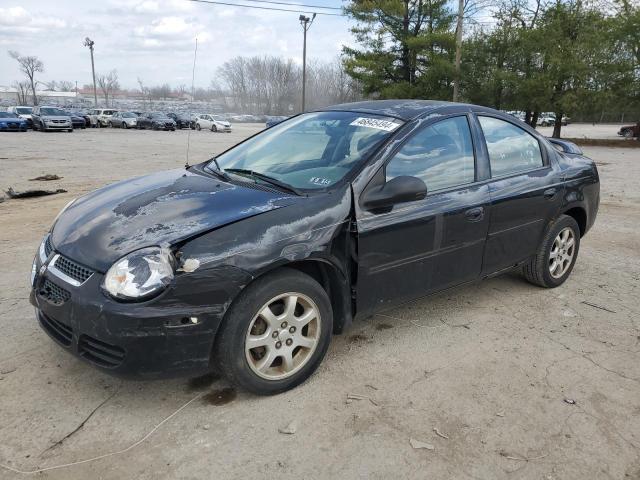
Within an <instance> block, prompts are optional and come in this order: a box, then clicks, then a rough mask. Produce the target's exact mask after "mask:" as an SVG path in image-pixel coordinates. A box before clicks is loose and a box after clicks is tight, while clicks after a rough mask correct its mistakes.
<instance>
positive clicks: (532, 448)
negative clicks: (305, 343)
mask: <svg viewBox="0 0 640 480" xmlns="http://www.w3.org/2000/svg"><path fill="white" fill-rule="evenodd" d="M259 128H261V127H260V126H257V125H237V126H236V128H235V132H234V133H232V134H222V133H217V134H216V133H212V132H192V133H191V147H190V156H191V159H192V162H197V161H201V160H204V159H206V158H208V157H209V156H211V154H213V153H216V152H219V151H221V150H222V149H224V148H225V147H226V146H229V145H231V144H233V143H235V142H236V141H238V140H240V139H241V138H243V137H245V136H246V135H248V134H250V133H253V132H255V131H257V130H258V129H259ZM187 137H188V133H187V132H186V131H182V132H175V133H172V132H151V131H145V132H137V131H121V130H106V129H105V130H86V131H76V132H74V133H48V134H45V133H38V132H28V133H21V134H2V135H0V187H1V188H2V189H6V188H8V187H9V186H13V187H14V188H16V189H23V188H26V187H33V186H35V185H38V186H42V187H46V188H65V189H66V190H68V193H64V194H60V195H55V196H50V197H43V198H36V199H25V200H6V201H5V202H4V203H0V264H1V265H2V266H3V269H2V272H3V274H2V275H1V276H0V326H1V328H2V333H1V335H0V464H3V466H2V467H0V479H13V478H28V477H29V476H31V477H35V476H37V478H46V479H61V480H74V479H78V480H79V479H82V480H84V479H87V478H92V479H130V478H137V479H160V478H162V479H164V478H171V479H185V480H192V479H200V478H207V479H218V478H220V479H235V478H242V479H248V478H271V477H277V478H296V479H300V478H367V479H391V478H425V479H486V480H500V479H545V480H551V479H558V480H559V479H580V480H585V479H625V480H626V479H636V480H637V479H640V361H639V360H640V315H639V311H640V302H639V301H638V298H639V297H640V288H639V286H640V226H639V225H640V191H639V190H638V184H639V183H640V150H635V149H615V148H585V151H586V153H587V154H588V155H589V156H591V157H592V158H594V159H595V160H596V161H597V162H598V163H599V169H600V173H601V182H602V202H601V206H600V213H599V216H598V219H597V221H596V224H595V227H594V228H593V229H592V231H591V232H589V234H588V235H587V236H586V237H585V238H584V241H583V243H582V246H581V249H580V257H579V259H578V262H577V264H576V267H575V269H574V271H573V274H572V276H571V277H570V279H569V280H568V281H567V282H566V283H565V284H564V285H563V286H561V287H559V288H557V289H555V290H543V289H540V288H537V287H534V286H532V285H529V284H527V283H526V282H524V281H523V280H522V278H521V277H520V276H518V275H516V274H508V275H504V276H501V277H498V278H494V279H492V280H488V281H485V282H483V283H480V284H478V285H476V286H472V287H466V288H461V289H458V290H454V291H450V292H447V293H445V294H441V295H437V296H433V297H430V298H426V299H422V300H418V301H415V302H411V303H409V304H406V305H405V306H403V307H401V308H395V309H391V310H388V311H385V312H382V313H381V314H379V315H376V316H374V317H372V318H368V319H366V320H362V321H360V322H357V323H355V324H354V325H353V327H352V329H351V330H350V331H348V332H347V333H346V334H344V335H342V336H337V337H334V339H333V342H332V345H331V347H330V350H329V354H328V356H327V358H326V359H325V361H324V363H323V365H322V366H321V367H320V369H319V370H318V372H317V373H316V374H315V375H314V376H313V377H312V378H311V380H310V381H308V382H307V383H306V384H304V385H302V386H301V387H299V388H297V389H295V390H293V391H291V392H288V393H285V394H282V395H279V396H275V397H269V398H258V397H254V396H251V395H248V394H246V393H243V392H236V391H235V390H233V389H230V388H229V387H228V385H227V384H225V382H224V381H223V380H218V379H215V378H214V377H206V378H200V379H196V380H173V381H156V382H132V381H121V380H118V379H115V378H112V377H110V376H107V375H105V374H103V373H101V372H99V371H97V370H96V369H94V368H92V367H91V366H89V365H87V364H85V363H84V362H81V361H79V360H77V359H75V358H73V357H71V356H70V355H68V354H67V353H65V352H64V351H63V350H62V349H61V348H60V347H58V346H57V345H56V344H55V343H54V342H53V341H52V340H50V339H49V337H48V336H47V335H46V334H45V333H44V332H43V331H42V330H41V329H40V328H39V327H38V325H37V323H36V321H35V319H34V314H33V310H32V308H31V306H30V305H29V303H28V300H27V297H28V293H29V272H30V267H31V260H32V258H33V255H34V253H35V251H36V248H37V246H38V244H39V242H40V240H41V238H42V235H43V234H44V233H45V232H46V230H47V229H48V227H49V225H50V224H51V222H52V220H53V218H54V217H55V215H56V213H57V212H58V210H59V209H60V208H62V207H63V206H64V205H65V204H66V203H67V202H68V201H69V200H71V199H72V198H74V197H76V196H78V195H80V194H83V193H85V192H87V191H90V190H92V189H94V188H96V187H99V186H102V185H104V184H106V183H109V182H112V181H115V180H119V179H122V178H126V177H130V176H133V175H138V174H143V173H146V172H151V171H155V170H159V169H166V168H172V167H175V166H180V165H183V164H184V162H185V153H186V141H187ZM47 173H50V174H58V175H60V176H62V177H64V178H63V179H61V180H59V181H54V182H30V181H28V179H29V178H32V177H35V176H37V175H42V174H47ZM349 394H358V395H361V396H363V397H362V399H360V400H348V399H347V397H348V395H349ZM187 402H190V403H187ZM185 405H186V406H185ZM182 407H184V408H182ZM181 408H182V409H181ZM291 422H293V424H294V427H295V428H294V430H295V433H293V434H283V433H279V429H282V428H283V427H285V426H287V425H289V424H290V423H291ZM156 427H157V428H156ZM411 439H414V440H418V441H421V442H425V443H428V444H430V445H432V446H433V449H432V450H430V449H414V448H413V447H412V445H411V443H410V440H411ZM95 457H101V458H99V459H96V460H91V459H93V458H95ZM85 460H89V461H85ZM83 461H85V462H84V463H80V464H76V465H71V466H63V467H61V468H57V469H53V470H47V471H45V472H43V473H40V474H38V475H35V474H32V475H29V474H23V473H16V472H15V471H10V470H9V469H7V468H6V467H7V466H9V467H11V468H13V469H16V470H21V471H33V470H37V469H47V468H52V467H56V466H60V465H66V464H70V463H74V462H83Z"/></svg>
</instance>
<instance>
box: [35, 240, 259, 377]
mask: <svg viewBox="0 0 640 480" xmlns="http://www.w3.org/2000/svg"><path fill="white" fill-rule="evenodd" d="M42 250H43V249H42V248H41V252H42ZM43 257H44V258H43ZM59 257H60V255H58V254H56V253H55V252H53V251H51V252H49V253H48V255H44V254H42V253H40V254H39V255H38V258H37V259H36V265H35V267H36V272H37V274H36V275H35V279H34V282H33V286H32V289H31V295H30V301H31V303H32V304H33V305H34V306H35V309H36V318H37V320H38V322H39V324H40V326H41V327H42V329H43V330H45V332H47V333H48V334H49V336H50V337H51V338H52V339H53V340H55V341H56V342H57V343H58V344H59V345H60V346H62V347H63V348H64V349H65V350H67V351H68V352H70V353H72V354H73V355H75V356H77V357H79V358H82V359H83V360H85V361H87V362H89V363H91V364H92V365H94V366H96V367H98V368H99V369H101V370H103V371H105V372H108V373H110V374H114V375H117V376H122V377H130V378H168V377H181V376H192V375H199V374H202V373H206V372H208V371H210V369H211V365H210V359H211V353H212V348H213V344H214V339H215V334H216V332H217V330H218V327H219V326H220V323H221V321H222V319H223V317H224V314H225V312H226V310H227V308H228V307H229V305H230V303H231V301H232V299H233V298H235V296H236V295H237V294H238V293H239V292H240V290H241V289H242V288H243V287H244V285H246V284H247V283H248V282H249V281H250V276H249V275H248V274H246V273H245V272H244V271H242V270H240V269H237V268H235V267H229V266H225V267H220V268H217V269H213V270H204V269H199V270H198V271H196V272H192V273H180V274H177V275H176V277H175V279H174V282H173V283H172V284H171V285H170V286H169V287H168V288H167V289H166V290H165V291H164V292H162V293H161V294H160V295H159V296H158V297H156V298H153V299H151V300H148V301H145V302H135V303H133V302H128V303H124V302H119V301H116V300H114V299H112V298H111V297H109V296H108V295H107V294H106V293H104V292H103V291H102V287H101V285H102V280H103V274H102V273H100V272H96V271H91V270H90V269H87V270H88V272H84V273H85V275H84V276H86V274H87V273H90V274H89V276H88V277H87V278H86V279H84V276H83V277H81V278H79V280H82V282H80V281H79V280H78V279H76V278H71V276H68V275H67V274H65V273H61V270H60V269H58V268H56V267H57V266H58V260H57V258H59ZM62 258H64V257H62ZM65 260H70V259H65ZM70 261H71V262H73V260H70ZM64 265H65V266H67V265H66V264H64ZM85 268H86V267H85ZM66 272H67V273H70V275H72V276H73V275H75V274H76V273H77V270H73V269H71V270H70V269H68V268H67V269H66Z"/></svg>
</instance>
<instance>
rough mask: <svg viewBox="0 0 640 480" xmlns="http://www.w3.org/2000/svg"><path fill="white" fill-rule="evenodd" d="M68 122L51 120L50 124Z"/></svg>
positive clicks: (65, 121)
mask: <svg viewBox="0 0 640 480" xmlns="http://www.w3.org/2000/svg"><path fill="white" fill-rule="evenodd" d="M67 122H68V120H51V123H67Z"/></svg>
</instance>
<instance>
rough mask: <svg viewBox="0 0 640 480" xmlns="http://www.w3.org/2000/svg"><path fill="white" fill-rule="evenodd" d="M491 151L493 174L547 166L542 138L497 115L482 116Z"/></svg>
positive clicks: (507, 173)
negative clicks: (498, 117) (540, 139)
mask: <svg viewBox="0 0 640 480" xmlns="http://www.w3.org/2000/svg"><path fill="white" fill-rule="evenodd" d="M478 120H479V121H480V126H481V127H482V132H483V133H484V138H485V141H486V142H487V150H488V152H489V162H490V164H491V176H492V177H499V176H502V175H509V174H512V173H517V172H523V171H526V170H531V169H534V168H539V167H542V166H543V161H542V153H541V152H540V144H539V143H538V140H536V139H535V137H533V135H530V134H529V133H527V132H525V131H524V130H523V129H521V128H520V127H517V126H515V125H513V124H512V123H509V122H506V121H504V120H499V119H497V118H493V117H478Z"/></svg>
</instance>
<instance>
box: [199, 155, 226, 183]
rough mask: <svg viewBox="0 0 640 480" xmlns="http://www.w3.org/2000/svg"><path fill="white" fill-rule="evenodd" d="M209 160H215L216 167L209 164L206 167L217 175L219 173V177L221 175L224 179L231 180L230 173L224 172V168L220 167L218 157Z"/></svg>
mask: <svg viewBox="0 0 640 480" xmlns="http://www.w3.org/2000/svg"><path fill="white" fill-rule="evenodd" d="M209 161H210V162H211V161H213V163H215V164H216V168H211V167H209V165H207V166H206V167H205V169H206V170H207V171H209V172H211V173H213V174H215V175H217V176H218V177H220V178H221V179H222V180H225V181H228V180H229V175H227V174H226V173H224V170H222V169H221V168H220V164H219V163H218V159H217V158H216V157H211V158H210V159H209Z"/></svg>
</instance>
